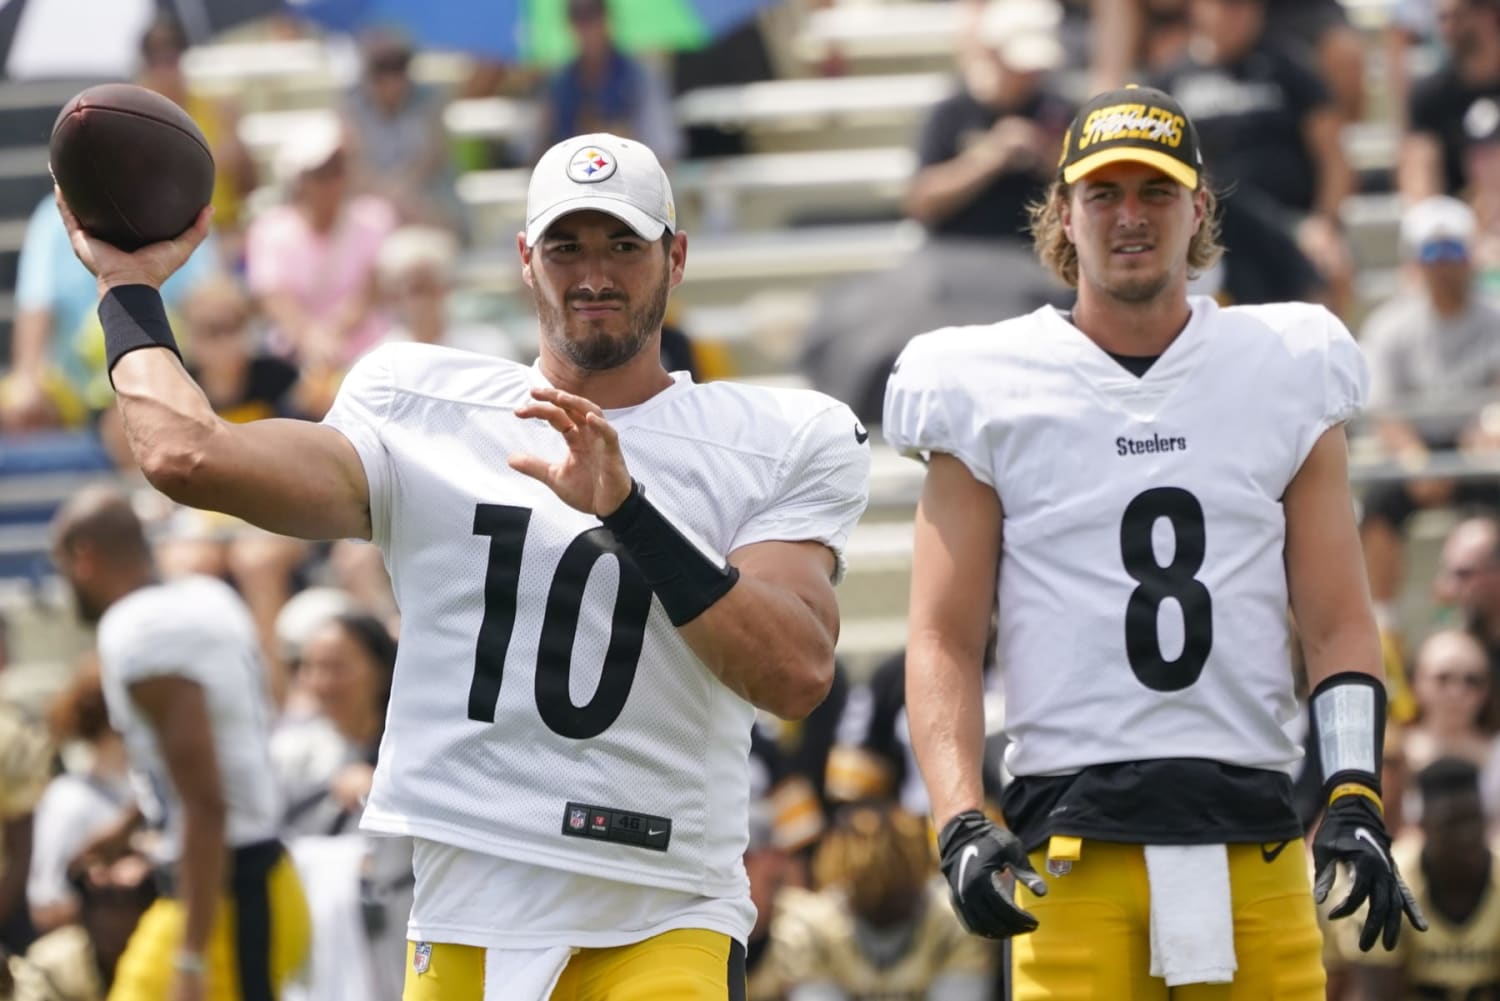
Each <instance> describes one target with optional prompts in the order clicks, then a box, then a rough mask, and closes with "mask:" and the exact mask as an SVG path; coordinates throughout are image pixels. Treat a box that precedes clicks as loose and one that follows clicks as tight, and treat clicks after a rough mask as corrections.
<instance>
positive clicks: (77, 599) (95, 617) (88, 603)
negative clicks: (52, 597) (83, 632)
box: [68, 584, 107, 626]
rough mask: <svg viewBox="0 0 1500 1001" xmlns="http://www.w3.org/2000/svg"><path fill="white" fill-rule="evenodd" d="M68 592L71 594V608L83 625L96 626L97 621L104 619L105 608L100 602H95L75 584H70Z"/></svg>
mask: <svg viewBox="0 0 1500 1001" xmlns="http://www.w3.org/2000/svg"><path fill="white" fill-rule="evenodd" d="M68 590H70V591H72V592H73V608H74V610H75V611H76V612H77V614H78V618H79V619H80V620H81V621H82V622H83V623H84V624H85V625H89V626H95V625H98V624H99V620H100V619H102V618H103V617H104V613H105V611H107V606H106V605H105V604H104V603H103V602H102V601H96V600H95V599H94V598H93V596H92V595H90V594H89V593H88V592H87V591H86V590H84V589H83V588H81V587H79V586H78V585H77V584H72V585H71V586H70V587H69V588H68Z"/></svg>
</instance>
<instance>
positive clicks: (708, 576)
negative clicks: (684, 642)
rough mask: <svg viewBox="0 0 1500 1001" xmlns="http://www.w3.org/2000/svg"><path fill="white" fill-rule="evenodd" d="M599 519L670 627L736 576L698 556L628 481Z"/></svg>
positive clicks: (737, 575) (706, 604) (730, 584)
mask: <svg viewBox="0 0 1500 1001" xmlns="http://www.w3.org/2000/svg"><path fill="white" fill-rule="evenodd" d="M599 520H600V521H601V522H603V524H604V527H605V528H607V529H609V530H610V532H612V533H614V537H615V538H616V539H618V540H619V542H620V545H621V546H623V547H624V548H625V551H626V552H627V553H629V554H630V557H631V559H633V560H635V563H636V566H638V567H640V568H641V574H642V576H644V577H645V578H646V583H647V584H650V585H651V590H652V591H653V592H655V593H656V596H657V597H658V598H660V599H661V607H662V608H663V609H665V610H666V613H667V618H669V619H671V620H672V625H674V626H682V625H686V624H687V623H689V622H691V621H693V620H694V619H696V618H697V617H698V616H700V615H702V614H703V612H704V611H705V610H706V609H707V608H708V607H709V606H710V605H712V604H713V603H714V602H716V601H718V600H719V599H720V598H722V597H724V595H725V594H727V593H729V589H730V588H732V587H734V584H735V581H737V580H739V579H740V572H739V570H738V569H736V568H735V567H732V566H730V565H728V564H725V565H723V566H717V565H715V564H714V562H713V561H712V560H710V559H709V558H708V557H706V556H704V555H703V553H702V552H701V551H700V550H699V549H698V547H697V546H695V545H693V543H692V542H690V541H688V539H687V537H686V536H685V535H683V534H682V533H681V532H679V531H678V530H677V528H676V526H674V525H673V524H672V523H671V522H670V521H668V520H667V519H666V516H664V515H663V514H662V513H661V512H660V511H658V510H657V509H656V507H655V505H653V504H652V503H651V502H650V501H648V500H647V499H646V493H645V491H644V490H643V489H642V488H641V485H640V484H639V483H637V482H636V481H634V480H631V482H630V494H629V496H627V497H626V498H625V502H624V503H623V504H621V505H620V506H619V507H618V508H616V509H615V510H614V511H613V512H612V513H610V514H607V515H605V516H604V517H603V518H600V519H599Z"/></svg>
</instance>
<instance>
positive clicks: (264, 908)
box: [109, 855, 312, 1001]
mask: <svg viewBox="0 0 1500 1001" xmlns="http://www.w3.org/2000/svg"><path fill="white" fill-rule="evenodd" d="M237 882H238V883H239V885H238V886H237V887H236V889H235V892H234V893H232V894H227V895H226V896H224V897H223V898H222V899H221V900H220V902H219V913H218V917H217V918H216V919H215V920H214V928H213V933H212V935H210V936H209V940H208V950H207V952H206V954H205V955H204V957H203V958H204V963H205V965H206V967H207V971H206V973H205V975H204V988H205V997H206V999H207V1001H275V999H276V998H279V997H280V996H281V989H282V987H284V986H285V985H286V982H287V980H288V978H290V977H291V976H292V975H293V974H295V973H297V972H298V971H299V970H300V969H301V968H302V965H303V964H304V963H305V962H306V961H307V956H308V949H309V946H310V944H311V940H312V919H311V918H310V917H309V916H308V912H307V900H306V898H304V897H303V895H302V884H301V883H300V882H298V880H297V873H296V871H295V870H294V869H293V868H292V860H291V859H290V858H288V857H287V856H286V855H282V856H281V858H280V859H279V860H278V861H276V862H275V863H274V864H273V865H272V866H271V867H270V869H269V871H268V872H266V874H265V876H264V877H263V878H261V879H259V880H256V881H254V882H253V883H251V881H237ZM247 884H248V885H247ZM256 884H258V885H259V886H261V887H263V891H262V892H256V890H255V885H256ZM186 920H187V909H186V908H185V907H184V906H183V905H182V902H181V901H179V900H176V899H174V898H171V897H161V898H158V899H157V901H156V902H155V903H153V904H152V905H151V906H150V907H149V908H148V909H147V910H146V913H145V914H143V915H141V920H140V922H139V923H138V924H137V925H136V926H135V931H134V933H132V934H131V936H130V941H129V943H127V944H126V946H125V953H124V955H122V956H121V957H120V964H119V966H118V967H116V969H115V982H114V986H112V987H111V988H110V991H109V1001H162V999H163V998H169V997H171V993H170V991H171V985H172V980H173V977H174V976H175V972H174V969H173V960H174V959H175V957H176V955H177V950H178V948H179V947H180V945H181V943H182V929H183V923H184V922H185V921H186Z"/></svg>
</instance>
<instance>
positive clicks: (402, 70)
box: [370, 52, 411, 76]
mask: <svg viewBox="0 0 1500 1001" xmlns="http://www.w3.org/2000/svg"><path fill="white" fill-rule="evenodd" d="M410 66H411V55H410V54H409V53H406V52H396V53H392V54H391V55H388V56H380V57H378V58H375V59H372V60H370V73H371V74H372V75H373V76H397V75H401V76H404V75H405V74H406V71H407V69H408V68H410Z"/></svg>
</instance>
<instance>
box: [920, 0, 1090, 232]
mask: <svg viewBox="0 0 1500 1001" xmlns="http://www.w3.org/2000/svg"><path fill="white" fill-rule="evenodd" d="M1059 16H1060V15H1059V14H1058V11H1057V7H1056V4H1055V3H1054V2H1053V0H1019V2H1016V0H992V2H991V3H990V4H989V6H988V7H987V8H986V9H985V11H984V13H983V15H982V17H981V19H980V33H981V38H982V39H983V40H984V42H985V48H984V51H983V54H982V55H981V54H973V55H970V56H969V57H968V58H966V59H964V60H963V61H962V64H961V65H962V70H963V74H962V75H963V86H962V88H961V89H960V90H959V92H958V93H956V94H954V95H953V96H952V97H949V98H947V99H945V100H944V101H942V102H940V103H939V104H938V105H937V106H936V107H934V108H933V109H932V111H931V113H930V114H929V115H928V117H927V122H926V124H925V125H924V126H923V128H922V134H921V138H920V139H919V140H918V148H917V158H918V161H919V164H920V167H919V169H918V171H917V174H916V176H915V177H913V178H912V182H911V186H910V187H909V188H908V190H907V194H906V201H905V209H906V213H907V215H909V216H910V217H912V218H913V219H916V220H918V221H919V222H922V223H923V224H925V225H926V226H927V228H928V229H929V230H930V231H931V232H933V233H934V234H935V235H938V236H960V237H979V238H983V239H1014V240H1018V241H1022V240H1029V237H1028V236H1027V225H1028V224H1027V214H1026V206H1027V205H1028V204H1029V203H1030V202H1032V201H1034V200H1035V199H1037V198H1038V197H1040V195H1041V194H1042V192H1043V190H1044V189H1045V187H1046V185H1047V181H1048V180H1049V179H1050V178H1051V177H1052V174H1053V173H1054V171H1055V170H1056V167H1057V158H1058V154H1059V151H1060V148H1061V143H1062V135H1063V131H1064V130H1065V129H1066V128H1067V127H1068V122H1069V121H1070V120H1071V119H1072V116H1073V109H1072V106H1071V105H1070V104H1069V102H1068V101H1067V100H1065V99H1064V98H1063V97H1061V96H1060V95H1059V94H1058V93H1056V92H1055V91H1054V90H1053V89H1052V88H1051V85H1050V84H1049V83H1048V82H1047V79H1046V76H1045V74H1046V73H1047V71H1049V70H1052V69H1056V68H1057V66H1058V65H1059V64H1060V63H1061V61H1062V57H1063V51H1062V46H1061V44H1060V43H1059V42H1058V41H1057V40H1056V38H1055V37H1054V36H1053V34H1052V32H1053V30H1054V26H1055V23H1056V21H1057V19H1058V17H1059Z"/></svg>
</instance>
